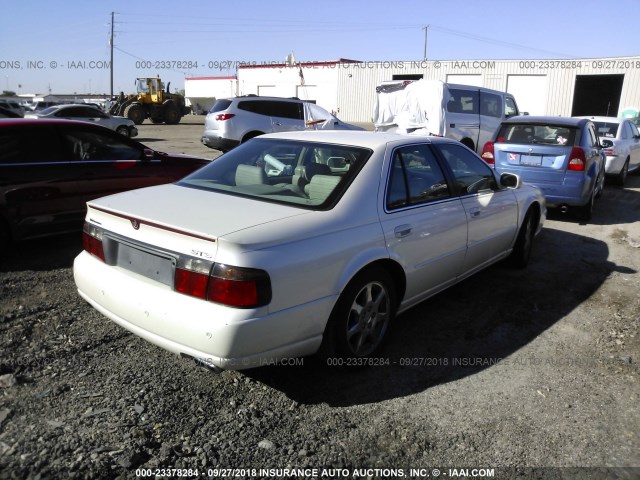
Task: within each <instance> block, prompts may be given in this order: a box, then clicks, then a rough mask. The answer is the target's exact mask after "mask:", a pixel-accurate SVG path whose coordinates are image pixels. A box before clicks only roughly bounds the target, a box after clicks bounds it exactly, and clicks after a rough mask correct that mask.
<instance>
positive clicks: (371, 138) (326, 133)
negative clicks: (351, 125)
mask: <svg viewBox="0 0 640 480" xmlns="http://www.w3.org/2000/svg"><path fill="white" fill-rule="evenodd" d="M257 138H280V139H289V140H299V141H305V142H309V141H313V142H325V143H335V144H340V145H352V146H359V147H365V148H371V149H374V148H382V147H384V146H385V145H387V144H391V143H393V144H397V145H401V144H406V145H410V144H413V143H434V144H437V143H457V142H455V141H454V140H451V139H449V138H444V137H428V136H418V135H402V134H399V133H383V132H371V131H361V130H306V131H298V132H278V133H269V134H266V135H260V136H259V137H257Z"/></svg>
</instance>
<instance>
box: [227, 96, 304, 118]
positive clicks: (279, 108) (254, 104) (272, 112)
mask: <svg viewBox="0 0 640 480" xmlns="http://www.w3.org/2000/svg"><path fill="white" fill-rule="evenodd" d="M238 108H239V109H240V110H245V111H247V112H253V113H257V114H258V115H268V116H270V117H280V118H292V119H294V120H302V119H303V118H304V117H303V111H302V102H279V101H277V100H245V101H242V102H239V103H238Z"/></svg>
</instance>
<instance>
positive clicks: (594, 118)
mask: <svg viewBox="0 0 640 480" xmlns="http://www.w3.org/2000/svg"><path fill="white" fill-rule="evenodd" d="M578 118H588V119H589V120H591V121H592V122H607V123H622V122H624V121H625V120H628V119H627V118H618V117H602V116H591V117H578Z"/></svg>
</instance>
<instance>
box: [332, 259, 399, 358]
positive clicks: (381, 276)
mask: <svg viewBox="0 0 640 480" xmlns="http://www.w3.org/2000/svg"><path fill="white" fill-rule="evenodd" d="M395 309H396V292H395V289H394V288H393V284H392V282H391V280H390V277H389V275H388V273H387V272H386V271H385V270H383V269H381V268H371V269H369V270H365V271H364V272H362V273H360V274H358V275H357V276H356V277H355V278H354V279H353V280H352V281H351V282H350V283H349V284H348V285H347V287H346V288H345V289H344V291H343V292H342V294H341V295H340V298H339V299H338V301H337V303H336V305H335V306H334V308H333V311H332V312H331V316H330V317H329V321H328V322H327V326H326V328H325V332H324V338H323V340H322V345H321V347H320V351H319V354H320V356H322V357H324V358H325V359H326V360H328V359H330V358H338V359H342V360H345V359H351V360H353V359H365V358H371V357H373V356H375V355H376V354H377V353H378V352H379V351H380V350H381V348H382V346H383V345H384V343H385V340H386V339H387V337H388V330H389V327H390V325H391V323H392V321H393V318H394V316H395ZM343 364H345V365H350V364H351V363H348V364H347V363H343ZM354 364H355V365H362V363H359V362H354Z"/></svg>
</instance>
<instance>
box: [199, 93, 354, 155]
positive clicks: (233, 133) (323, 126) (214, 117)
mask: <svg viewBox="0 0 640 480" xmlns="http://www.w3.org/2000/svg"><path fill="white" fill-rule="evenodd" d="M308 129H311V130H364V128H361V127H358V126H356V125H351V124H349V123H344V122H342V121H341V120H338V119H337V118H336V117H335V116H334V115H332V114H331V113H329V112H327V111H326V110H325V109H324V108H322V107H320V106H318V105H316V104H315V103H311V102H305V101H302V100H300V99H297V98H281V97H259V96H256V95H247V96H242V97H234V98H223V99H220V100H218V101H217V102H216V103H214V105H213V107H211V110H209V113H208V114H207V117H206V119H205V121H204V134H203V135H202V143H203V144H204V145H206V146H207V147H209V148H214V149H216V150H221V151H223V152H227V151H229V150H231V149H232V148H234V147H236V146H238V145H239V144H241V143H243V142H246V141H247V140H249V139H250V138H253V137H257V136H258V135H262V134H264V133H273V132H285V131H292V130H308Z"/></svg>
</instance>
